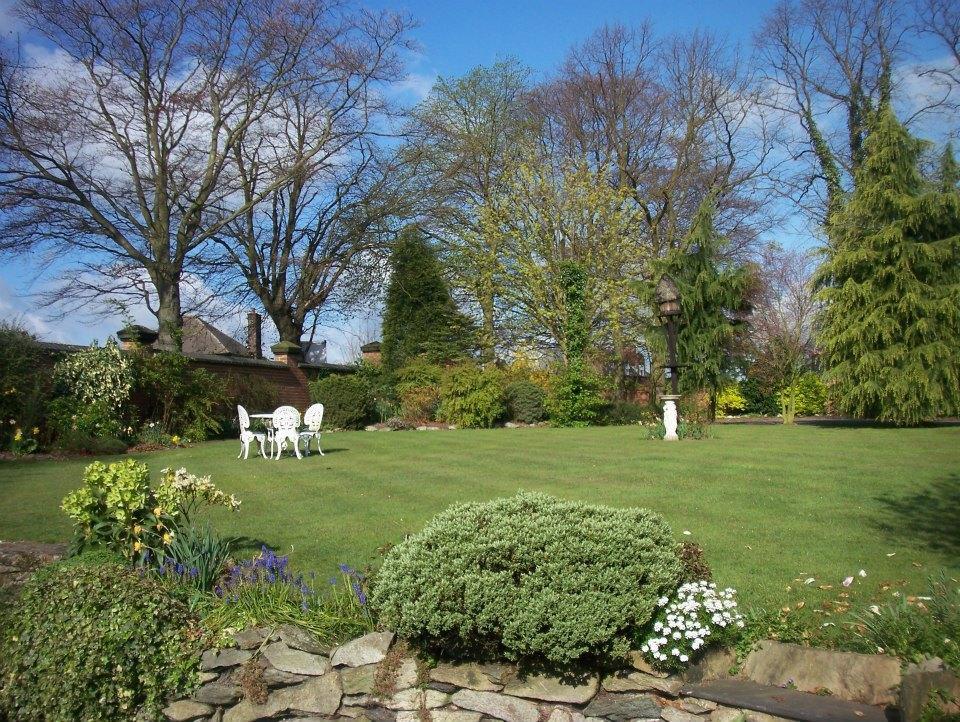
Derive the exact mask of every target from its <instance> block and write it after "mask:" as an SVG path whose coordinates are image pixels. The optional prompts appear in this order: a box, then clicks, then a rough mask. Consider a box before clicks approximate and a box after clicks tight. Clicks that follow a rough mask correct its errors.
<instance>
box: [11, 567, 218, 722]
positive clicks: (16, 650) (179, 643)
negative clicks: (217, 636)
mask: <svg viewBox="0 0 960 722" xmlns="http://www.w3.org/2000/svg"><path fill="white" fill-rule="evenodd" d="M196 632H197V628H196V620H194V619H193V618H192V617H191V615H190V613H189V611H188V610H187V607H186V606H185V605H184V604H183V602H182V601H180V600H178V599H176V598H172V597H171V596H170V595H169V593H168V592H167V591H166V590H165V589H164V588H163V587H162V586H161V585H160V584H159V583H158V582H156V581H155V580H153V579H152V578H151V577H149V576H147V575H143V574H140V573H138V572H136V571H133V570H130V569H128V568H126V567H124V566H121V565H118V564H110V563H106V564H98V565H96V566H91V565H88V564H72V565H58V564H55V565H51V566H49V567H46V568H44V569H42V570H41V571H40V572H38V573H37V574H35V575H34V576H33V577H32V578H31V579H30V580H29V581H28V582H27V584H26V585H25V586H24V588H23V592H22V594H21V597H20V601H19V607H18V610H17V613H16V615H15V616H14V617H13V618H12V621H11V623H10V624H8V626H7V628H6V630H5V634H4V637H3V639H2V640H0V648H2V649H0V710H2V711H3V712H5V713H6V715H7V716H8V717H9V718H10V719H11V720H13V719H24V720H26V719H30V720H131V719H134V718H137V715H138V714H141V715H143V716H144V717H145V718H148V719H153V718H156V717H159V712H160V710H161V709H162V708H163V706H164V705H165V704H166V700H167V698H168V697H171V696H175V695H180V694H184V693H186V692H188V691H190V690H191V689H192V688H193V687H194V685H195V684H196V681H197V672H198V666H199V659H200V655H199V652H200V650H199V648H198V642H197V636H198V635H197V633H196Z"/></svg>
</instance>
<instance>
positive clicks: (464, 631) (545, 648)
mask: <svg viewBox="0 0 960 722" xmlns="http://www.w3.org/2000/svg"><path fill="white" fill-rule="evenodd" d="M679 578H680V563H679V561H678V559H677V555H676V553H675V552H674V542H673V539H672V534H671V531H670V527H669V526H668V525H667V523H666V522H665V521H664V520H663V518H662V517H661V516H660V515H658V514H656V513H654V512H652V511H649V510H646V509H614V508H610V507H604V506H595V505H589V504H584V503H582V502H568V501H562V500H559V499H555V498H553V497H550V496H547V495H545V494H537V493H526V492H521V493H519V494H517V495H516V496H513V497H510V498H506V499H496V500H494V501H490V502H484V503H467V504H459V505H454V506H452V507H450V508H449V509H447V510H446V511H444V512H441V513H440V514H439V515H437V516H436V517H434V519H433V520H432V521H430V522H429V523H428V524H427V526H426V527H425V528H424V529H423V530H422V531H421V532H419V533H418V534H415V535H413V536H411V537H409V538H408V539H407V540H406V541H404V542H402V543H401V544H399V545H397V546H396V547H394V548H393V549H392V550H391V551H390V552H389V553H388V554H387V556H386V558H385V560H384V563H383V566H382V567H381V569H380V571H379V573H378V574H377V578H376V584H375V586H374V589H373V595H372V603H373V605H374V608H375V610H377V611H378V613H379V614H380V621H381V622H382V623H383V624H384V625H386V626H387V627H389V628H391V629H394V630H396V632H397V633H398V634H399V635H400V636H402V637H406V638H409V639H411V640H412V641H414V642H416V643H418V644H420V645H421V646H423V647H425V648H426V649H427V650H429V651H431V652H434V653H437V654H441V655H443V656H448V657H451V656H452V657H461V658H464V657H471V658H480V659H490V658H495V657H505V658H507V659H510V660H514V661H521V662H522V661H530V662H534V663H544V662H545V663H547V664H548V665H550V666H554V667H558V668H567V667H573V666H577V665H580V664H585V663H591V662H594V661H600V660H604V659H606V660H610V659H621V658H623V657H624V656H625V655H626V654H627V652H628V651H629V649H630V647H631V643H632V642H633V637H634V636H635V635H636V634H637V633H638V632H639V630H640V629H641V628H643V627H644V626H645V625H646V624H647V623H648V622H649V621H650V620H651V618H652V617H653V614H654V612H655V609H656V602H657V600H658V598H660V597H661V596H664V595H669V594H670V593H672V592H673V591H674V590H675V589H676V587H677V582H678V579H679Z"/></svg>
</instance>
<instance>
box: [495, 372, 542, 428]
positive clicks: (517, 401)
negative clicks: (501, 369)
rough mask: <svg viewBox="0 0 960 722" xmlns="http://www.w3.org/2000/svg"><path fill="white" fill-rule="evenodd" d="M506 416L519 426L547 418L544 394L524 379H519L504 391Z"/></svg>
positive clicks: (531, 382) (508, 385)
mask: <svg viewBox="0 0 960 722" xmlns="http://www.w3.org/2000/svg"><path fill="white" fill-rule="evenodd" d="M504 396H505V397H506V402H507V416H509V417H510V420H511V421H516V422H517V423H520V424H536V423H537V422H539V421H543V420H544V419H545V418H546V416H547V407H546V402H547V394H546V392H545V391H544V390H543V389H542V388H540V387H539V386H537V384H535V383H533V381H528V380H526V379H519V380H517V381H514V382H512V383H510V384H507V387H506V388H505V389H504Z"/></svg>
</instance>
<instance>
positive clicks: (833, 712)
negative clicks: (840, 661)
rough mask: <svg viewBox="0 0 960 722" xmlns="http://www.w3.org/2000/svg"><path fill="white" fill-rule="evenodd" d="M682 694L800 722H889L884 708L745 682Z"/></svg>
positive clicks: (702, 686)
mask: <svg viewBox="0 0 960 722" xmlns="http://www.w3.org/2000/svg"><path fill="white" fill-rule="evenodd" d="M680 693H681V694H683V695H685V696H690V697H698V698H700V699H707V700H710V701H712V702H717V703H718V704H722V705H726V706H728V707H738V708H740V709H747V710H755V711H757V712H762V713H764V714H769V715H775V716H778V717H786V718H787V719H793V720H801V722H850V721H851V720H859V721H860V722H888V718H887V715H886V713H885V712H884V710H883V708H881V707H874V706H872V705H867V704H863V703H861V702H850V701H848V700H844V699H837V698H836V697H826V696H821V695H817V694H810V693H809V692H799V691H797V690H793V689H784V688H783V687H769V686H767V685H762V684H757V683H756V682H750V681H748V680H742V679H718V680H715V681H713V682H705V683H704V684H688V685H686V686H684V688H683V689H682V690H680Z"/></svg>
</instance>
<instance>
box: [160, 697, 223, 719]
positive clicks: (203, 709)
mask: <svg viewBox="0 0 960 722" xmlns="http://www.w3.org/2000/svg"><path fill="white" fill-rule="evenodd" d="M212 712H213V707H211V706H210V705H207V704H203V703H202V702H194V701H192V700H189V699H181V700H179V701H177V702H173V703H172V704H170V705H167V706H166V707H164V709H163V714H164V715H165V716H166V718H167V719H168V720H171V722H189V720H195V719H199V718H200V717H209V716H210V714H211V713H212Z"/></svg>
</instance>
